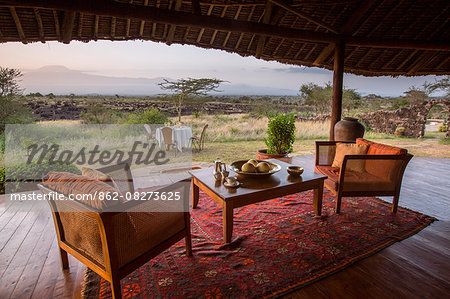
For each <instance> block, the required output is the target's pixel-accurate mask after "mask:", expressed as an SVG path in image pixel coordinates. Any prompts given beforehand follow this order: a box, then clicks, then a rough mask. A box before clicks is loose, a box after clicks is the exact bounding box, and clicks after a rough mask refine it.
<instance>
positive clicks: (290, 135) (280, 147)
mask: <svg viewBox="0 0 450 299" xmlns="http://www.w3.org/2000/svg"><path fill="white" fill-rule="evenodd" d="M294 141H295V117H294V116H293V115H291V114H287V115H286V114H280V115H277V116H276V117H274V118H271V119H270V120H269V124H268V129H267V138H264V142H265V143H266V145H267V153H268V154H288V153H291V152H292V150H293V148H292V144H293V143H294Z"/></svg>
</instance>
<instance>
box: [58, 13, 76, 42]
mask: <svg viewBox="0 0 450 299" xmlns="http://www.w3.org/2000/svg"><path fill="white" fill-rule="evenodd" d="M74 24H75V12H74V11H65V12H64V18H63V23H62V28H61V32H62V42H63V43H65V44H68V43H70V41H71V40H72V31H73V26H74Z"/></svg>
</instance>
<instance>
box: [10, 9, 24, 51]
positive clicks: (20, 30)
mask: <svg viewBox="0 0 450 299" xmlns="http://www.w3.org/2000/svg"><path fill="white" fill-rule="evenodd" d="M9 12H10V13H11V16H12V17H13V20H14V23H15V24H16V29H17V33H18V34H19V38H20V39H21V40H22V42H23V43H24V44H26V43H27V42H26V37H25V33H24V31H23V28H22V23H21V22H20V19H19V16H18V15H17V12H16V9H15V8H14V7H12V6H11V7H9Z"/></svg>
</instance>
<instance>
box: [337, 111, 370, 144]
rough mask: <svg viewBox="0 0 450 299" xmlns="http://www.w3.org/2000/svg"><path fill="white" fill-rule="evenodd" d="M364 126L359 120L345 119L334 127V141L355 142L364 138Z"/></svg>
mask: <svg viewBox="0 0 450 299" xmlns="http://www.w3.org/2000/svg"><path fill="white" fill-rule="evenodd" d="M364 130H365V129H364V126H363V125H362V124H361V123H360V122H359V121H358V119H357V118H353V117H344V118H343V119H342V120H340V121H338V122H337V123H336V125H335V126H334V140H336V141H355V140H356V138H362V137H363V136H364Z"/></svg>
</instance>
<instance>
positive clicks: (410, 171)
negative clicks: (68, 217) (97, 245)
mask: <svg viewBox="0 0 450 299" xmlns="http://www.w3.org/2000/svg"><path fill="white" fill-rule="evenodd" d="M296 163H297V164H300V165H302V166H304V167H308V168H312V167H313V164H314V158H313V157H312V156H303V157H297V158H296ZM449 168H450V159H431V158H413V160H412V161H411V162H410V164H409V166H408V168H407V169H406V173H405V177H404V180H403V187H402V192H401V194H400V206H404V207H408V208H410V209H412V210H416V211H420V212H422V213H425V214H428V215H430V216H434V217H437V218H438V219H440V220H441V221H437V222H435V223H433V224H432V225H430V226H429V227H427V228H425V229H424V230H422V231H421V232H419V233H418V234H416V235H414V236H412V237H410V238H408V239H406V240H403V241H401V242H398V243H395V244H393V245H392V246H390V247H388V248H386V249H384V250H382V251H381V252H379V253H377V254H375V255H373V256H371V257H369V258H366V259H364V260H362V261H359V262H357V263H356V264H354V265H352V266H350V267H348V268H346V269H344V270H343V271H340V272H337V273H335V274H333V275H331V276H329V277H327V278H325V279H322V280H320V281H318V282H315V283H313V284H311V285H309V286H306V287H304V288H302V289H300V290H298V291H295V292H293V293H291V294H288V295H287V296H286V297H287V298H311V297H314V298H329V297H346V298H361V297H368V298H381V297H382V298H404V297H430V298H441V297H445V296H446V295H447V294H448V291H449V290H450V283H449V282H448V279H447V277H449V276H450V264H449V262H448V261H449V257H450V241H449V235H450V215H449V211H450V199H449V194H450V186H449V184H448V183H447V182H446V177H445V176H443V175H442V174H443V173H446V172H448V169H449ZM4 198H5V197H4V196H2V197H1V199H0V234H1V235H0V236H1V237H0V298H38V299H41V298H73V297H74V296H75V297H79V296H80V291H81V283H82V280H83V275H84V271H85V269H86V267H85V266H84V265H82V264H81V263H79V262H78V261H77V260H75V259H74V258H73V257H71V256H70V257H69V264H70V269H69V270H66V271H62V270H61V264H60V260H59V252H58V249H57V241H56V234H55V230H54V225H53V219H52V218H51V214H50V213H49V209H47V210H46V211H34V210H32V209H31V207H30V209H28V210H27V209H25V211H22V210H19V209H17V206H16V205H15V204H13V205H11V204H10V203H9V202H6V201H5V200H4ZM385 200H387V201H391V200H392V198H391V197H387V198H385ZM344 201H345V198H344Z"/></svg>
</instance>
